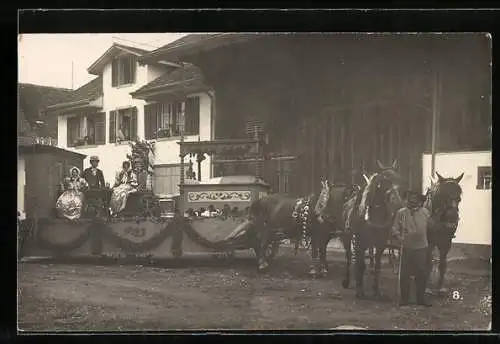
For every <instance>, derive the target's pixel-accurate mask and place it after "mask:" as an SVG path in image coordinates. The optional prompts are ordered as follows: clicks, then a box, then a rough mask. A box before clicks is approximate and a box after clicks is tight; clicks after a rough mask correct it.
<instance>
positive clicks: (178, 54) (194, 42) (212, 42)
mask: <svg viewBox="0 0 500 344" xmlns="http://www.w3.org/2000/svg"><path fill="white" fill-rule="evenodd" d="M257 37H261V35H258V34H252V33H249V34H248V33H247V34H239V33H216V34H201V33H199V34H191V35H187V36H184V37H182V38H180V39H178V40H175V41H173V42H171V43H169V44H167V45H164V46H163V47H161V48H158V49H156V50H153V51H151V52H149V53H148V54H145V55H144V56H143V57H142V58H141V60H142V61H143V62H145V63H152V62H157V61H159V60H162V59H166V60H168V61H170V62H177V61H181V60H182V57H183V56H184V55H185V54H190V53H193V52H198V51H202V50H209V49H215V48H218V47H221V46H223V45H227V44H231V43H236V42H241V41H246V40H249V39H252V38H257Z"/></svg>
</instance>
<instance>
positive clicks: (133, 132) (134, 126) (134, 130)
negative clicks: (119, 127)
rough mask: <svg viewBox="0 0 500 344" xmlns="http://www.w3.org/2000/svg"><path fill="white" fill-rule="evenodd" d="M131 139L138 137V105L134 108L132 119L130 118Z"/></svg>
mask: <svg viewBox="0 0 500 344" xmlns="http://www.w3.org/2000/svg"><path fill="white" fill-rule="evenodd" d="M130 122H131V123H130V140H131V141H133V140H135V139H137V107H133V108H132V119H131V120H130Z"/></svg>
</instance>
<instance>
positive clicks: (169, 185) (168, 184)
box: [153, 165, 181, 195]
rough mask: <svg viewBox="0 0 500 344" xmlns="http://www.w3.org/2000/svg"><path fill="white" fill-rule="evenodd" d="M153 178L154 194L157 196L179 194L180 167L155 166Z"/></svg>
mask: <svg viewBox="0 0 500 344" xmlns="http://www.w3.org/2000/svg"><path fill="white" fill-rule="evenodd" d="M154 171H155V172H154V178H153V181H154V182H153V183H154V184H153V187H154V193H155V194H157V195H166V194H172V195H175V194H178V193H179V183H180V182H181V178H180V165H159V166H155V169H154Z"/></svg>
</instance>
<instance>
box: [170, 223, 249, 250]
mask: <svg viewBox="0 0 500 344" xmlns="http://www.w3.org/2000/svg"><path fill="white" fill-rule="evenodd" d="M190 222H191V221H190V220H186V219H185V220H184V221H183V223H182V224H180V226H179V227H180V228H182V230H183V231H184V232H185V233H186V235H187V236H188V238H189V239H191V240H192V241H194V242H196V243H197V244H198V245H201V246H203V247H206V248H209V249H213V250H218V251H228V250H231V249H233V248H234V247H236V246H240V245H244V244H245V243H246V241H247V236H246V235H242V236H240V237H238V238H236V240H235V239H232V238H231V239H223V240H218V241H210V240H208V239H207V238H205V237H203V236H202V235H201V234H199V233H198V232H197V231H196V230H195V229H193V227H191V224H190Z"/></svg>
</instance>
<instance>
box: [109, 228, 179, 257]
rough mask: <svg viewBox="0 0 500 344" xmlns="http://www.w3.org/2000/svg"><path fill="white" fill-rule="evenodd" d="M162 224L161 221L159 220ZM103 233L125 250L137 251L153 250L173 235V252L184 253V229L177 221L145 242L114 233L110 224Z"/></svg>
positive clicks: (175, 254) (174, 253)
mask: <svg viewBox="0 0 500 344" xmlns="http://www.w3.org/2000/svg"><path fill="white" fill-rule="evenodd" d="M158 223H159V224H160V223H161V222H159V221H158ZM102 235H103V237H104V238H106V239H107V240H109V241H111V242H112V243H113V244H114V245H115V246H117V247H119V248H120V249H122V250H123V251H125V252H130V253H136V252H145V251H151V250H154V249H155V248H157V247H158V246H160V244H161V243H162V242H163V241H165V240H166V239H167V238H169V237H171V236H172V237H173V240H172V247H171V250H172V254H173V255H174V256H179V254H182V248H181V243H182V230H181V229H180V228H179V227H177V226H176V223H175V222H169V223H167V224H166V226H165V227H163V228H162V229H161V230H160V232H159V233H158V234H156V235H154V236H153V237H151V238H150V239H149V240H146V241H144V242H140V243H138V242H133V241H131V240H128V239H126V238H122V237H120V236H119V235H118V234H116V233H114V232H113V230H111V229H110V228H109V227H108V226H106V227H105V228H103V231H102Z"/></svg>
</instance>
